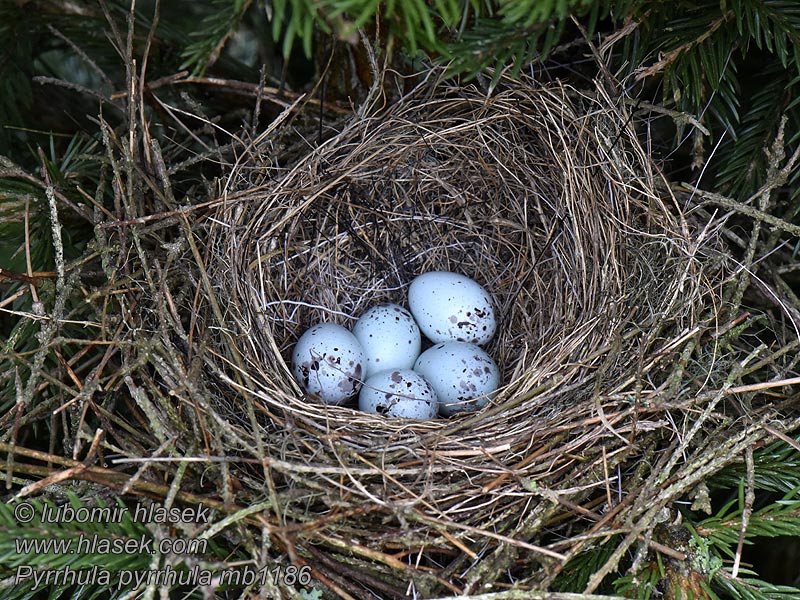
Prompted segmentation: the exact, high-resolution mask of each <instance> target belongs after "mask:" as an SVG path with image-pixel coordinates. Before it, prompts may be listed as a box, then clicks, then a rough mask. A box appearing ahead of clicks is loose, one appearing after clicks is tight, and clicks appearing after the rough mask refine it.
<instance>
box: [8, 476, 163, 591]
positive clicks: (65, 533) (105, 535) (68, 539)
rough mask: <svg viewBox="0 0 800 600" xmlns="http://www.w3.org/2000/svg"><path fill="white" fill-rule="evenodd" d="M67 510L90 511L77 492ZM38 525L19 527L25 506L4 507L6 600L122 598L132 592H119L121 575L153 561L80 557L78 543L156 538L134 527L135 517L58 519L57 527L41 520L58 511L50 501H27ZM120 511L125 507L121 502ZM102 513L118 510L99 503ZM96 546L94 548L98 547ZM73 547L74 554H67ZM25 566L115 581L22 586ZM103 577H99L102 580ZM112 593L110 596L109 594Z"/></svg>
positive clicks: (128, 556) (130, 557)
mask: <svg viewBox="0 0 800 600" xmlns="http://www.w3.org/2000/svg"><path fill="white" fill-rule="evenodd" d="M67 500H68V505H69V506H71V507H72V508H74V509H76V510H77V509H80V508H88V506H87V504H86V503H85V502H83V501H82V500H81V499H80V498H78V497H77V496H76V495H75V494H74V493H71V492H68V493H67ZM24 503H25V504H27V505H29V506H30V510H31V512H30V514H32V515H33V516H34V517H33V520H31V521H30V522H25V523H20V522H19V521H18V519H17V517H16V516H15V513H14V509H15V508H16V507H19V506H20V503H12V504H5V503H4V504H2V505H0V532H2V533H0V574H2V577H3V581H2V582H0V590H2V597H3V599H4V600H17V599H23V598H31V597H32V596H33V594H36V593H38V594H42V593H47V598H48V599H53V600H54V599H56V598H69V599H71V600H77V599H79V598H87V599H88V598H108V597H119V596H121V595H123V594H124V593H127V592H130V591H131V589H132V588H131V587H127V588H126V587H124V586H123V587H122V588H121V589H116V588H117V587H118V586H117V585H116V577H117V576H118V575H119V573H120V572H121V571H127V570H137V569H138V570H147V569H148V568H149V566H148V565H149V564H150V560H151V557H150V556H149V555H148V554H145V553H135V552H134V553H123V552H120V553H114V552H107V553H102V552H94V553H93V552H75V551H74V550H75V549H76V548H77V547H78V544H79V540H81V539H83V540H94V539H98V540H109V541H113V540H119V541H120V542H122V541H125V540H139V539H141V538H142V537H145V538H147V539H151V538H152V534H151V533H150V531H148V529H147V527H146V526H145V525H144V524H142V523H137V522H135V521H134V520H133V519H132V517H131V515H130V513H129V512H127V511H123V512H122V513H121V514H122V515H123V516H122V518H121V519H119V520H118V521H114V520H111V521H109V520H101V521H94V522H93V521H87V522H79V520H78V519H72V520H67V519H59V520H57V521H55V522H50V521H45V522H43V521H42V518H41V517H42V515H43V509H44V508H45V507H47V508H49V509H50V510H51V511H53V513H51V514H55V511H56V510H57V509H58V506H57V505H56V504H55V503H53V502H52V501H51V500H49V499H44V500H40V499H26V500H25V501H24ZM116 506H117V507H122V506H124V504H123V503H122V501H121V500H119V499H117V500H116ZM96 507H98V508H109V509H112V508H114V507H113V505H106V504H105V503H104V502H103V501H102V500H99V499H98V500H97V502H96ZM99 547H100V546H99V545H96V546H95V548H99ZM65 548H70V549H71V550H65ZM26 567H30V568H31V569H34V570H36V571H37V572H46V571H57V570H62V571H63V570H64V569H71V570H72V571H73V572H77V571H83V572H93V573H96V574H97V573H100V572H101V570H102V572H107V573H109V574H110V575H111V577H112V585H110V586H106V587H101V586H98V585H89V586H74V585H69V584H68V583H66V582H65V581H60V582H55V581H53V582H51V584H50V585H45V586H41V587H40V588H39V589H36V586H35V580H34V579H33V578H31V579H28V580H27V581H18V580H17V575H18V574H20V575H27V574H28V572H29V571H28V570H27V569H26ZM98 577H100V575H98ZM109 593H110V594H111V595H110V596H109V595H106V594H109Z"/></svg>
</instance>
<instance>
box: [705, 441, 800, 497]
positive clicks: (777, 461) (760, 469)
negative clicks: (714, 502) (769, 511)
mask: <svg viewBox="0 0 800 600" xmlns="http://www.w3.org/2000/svg"><path fill="white" fill-rule="evenodd" d="M753 470H754V484H755V489H756V490H764V491H768V492H777V493H778V494H782V495H783V494H788V493H790V492H791V491H792V490H795V489H800V452H798V451H797V450H796V449H795V448H793V447H792V446H790V445H789V444H787V443H786V442H783V441H778V442H775V443H772V444H769V445H768V446H765V447H763V448H761V449H759V450H758V451H756V452H754V453H753ZM745 475H746V469H745V466H744V464H742V463H736V464H732V465H730V466H729V467H727V468H726V469H724V470H723V471H721V472H719V473H717V475H715V476H714V477H713V478H712V479H711V480H709V485H710V486H712V487H714V488H716V489H734V490H735V489H739V487H740V485H741V482H742V481H743V480H744V478H745Z"/></svg>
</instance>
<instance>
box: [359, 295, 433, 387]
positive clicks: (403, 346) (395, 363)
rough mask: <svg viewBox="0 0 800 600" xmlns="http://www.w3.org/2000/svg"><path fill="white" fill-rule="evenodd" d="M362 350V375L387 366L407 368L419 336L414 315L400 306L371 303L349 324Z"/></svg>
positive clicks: (371, 373) (416, 347)
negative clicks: (356, 319)
mask: <svg viewBox="0 0 800 600" xmlns="http://www.w3.org/2000/svg"><path fill="white" fill-rule="evenodd" d="M353 335H355V336H356V339H357V340H358V341H359V342H360V343H361V347H362V348H363V349H364V358H365V360H366V362H365V363H364V376H365V377H369V376H370V375H373V374H374V373H377V372H379V371H386V370H388V369H410V368H411V367H413V366H414V361H415V360H417V357H418V356H419V352H420V343H421V339H422V336H421V335H420V333H419V327H418V326H417V323H416V321H414V317H413V316H411V313H410V312H408V311H407V310H406V309H405V308H403V307H402V306H399V305H397V304H384V305H381V306H373V307H372V308H370V309H369V310H368V311H367V312H365V313H364V314H363V315H361V318H360V319H359V320H358V321H357V322H356V324H355V325H354V326H353Z"/></svg>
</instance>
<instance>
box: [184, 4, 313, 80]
mask: <svg viewBox="0 0 800 600" xmlns="http://www.w3.org/2000/svg"><path fill="white" fill-rule="evenodd" d="M251 3H252V1H251V0H232V1H231V0H212V1H211V2H208V3H207V5H206V6H205V7H204V8H205V9H207V11H208V12H207V13H206V14H204V15H202V18H201V20H200V23H199V24H198V25H197V26H196V30H195V31H193V32H191V33H190V34H189V37H190V38H191V39H192V40H193V41H192V42H191V43H189V44H188V45H187V46H186V47H185V48H184V50H183V52H182V57H183V59H184V61H183V63H182V64H181V66H180V68H182V69H192V72H193V73H194V74H195V75H200V74H202V73H204V72H205V70H206V68H207V67H208V65H209V63H210V62H213V61H214V60H216V58H217V57H218V56H219V53H220V51H221V50H222V47H223V46H224V45H225V43H226V42H227V41H228V39H229V38H230V37H231V35H233V33H234V32H235V31H236V29H237V28H238V27H239V24H240V23H241V22H242V19H243V18H244V15H245V13H246V12H247V10H248V8H249V7H250V4H251ZM309 22H310V21H309Z"/></svg>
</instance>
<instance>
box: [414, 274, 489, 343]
mask: <svg viewBox="0 0 800 600" xmlns="http://www.w3.org/2000/svg"><path fill="white" fill-rule="evenodd" d="M408 306H409V308H410V309H411V312H412V313H413V315H414V318H415V319H416V321H417V324H418V325H419V328H420V329H421V330H422V333H424V334H425V335H426V336H427V337H428V339H430V340H431V341H432V342H446V341H451V340H452V341H459V342H469V343H472V344H478V345H483V344H485V343H486V342H488V341H489V340H490V339H492V336H493V335H494V331H495V328H496V327H497V322H496V320H495V316H494V308H493V307H492V299H491V297H490V296H489V293H488V292H487V291H486V290H485V289H483V287H481V286H480V285H479V284H478V283H477V282H475V281H473V280H472V279H470V278H469V277H466V276H464V275H461V274H459V273H452V272H450V271H430V272H428V273H423V274H422V275H420V276H418V277H417V278H416V279H414V281H412V282H411V285H410V286H409V288H408Z"/></svg>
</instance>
